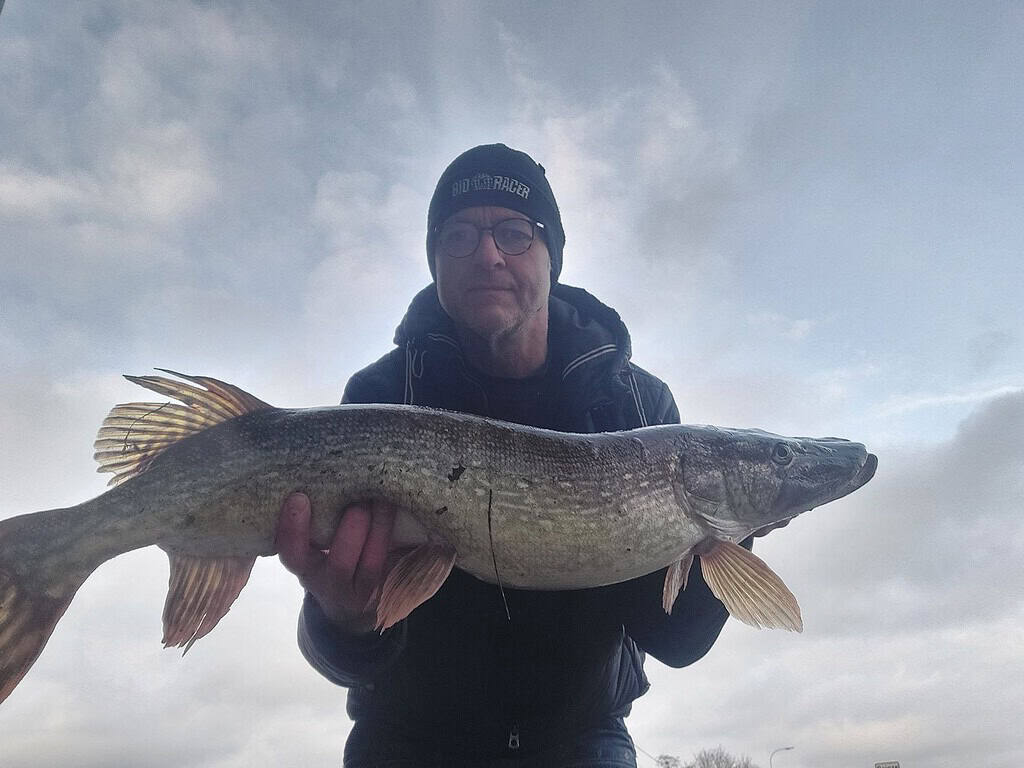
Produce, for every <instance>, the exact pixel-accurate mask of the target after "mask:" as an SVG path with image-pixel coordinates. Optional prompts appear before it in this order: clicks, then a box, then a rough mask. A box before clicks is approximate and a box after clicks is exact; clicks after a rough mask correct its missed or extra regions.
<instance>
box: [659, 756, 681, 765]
mask: <svg viewBox="0 0 1024 768" xmlns="http://www.w3.org/2000/svg"><path fill="white" fill-rule="evenodd" d="M657 761H658V768H684V766H683V761H682V760H680V759H679V758H678V757H676V756H675V755H658V757H657Z"/></svg>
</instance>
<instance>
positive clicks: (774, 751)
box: [768, 747, 793, 768]
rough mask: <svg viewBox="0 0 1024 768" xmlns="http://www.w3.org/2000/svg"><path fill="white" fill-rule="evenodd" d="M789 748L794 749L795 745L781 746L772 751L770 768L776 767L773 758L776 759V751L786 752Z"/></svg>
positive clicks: (769, 756)
mask: <svg viewBox="0 0 1024 768" xmlns="http://www.w3.org/2000/svg"><path fill="white" fill-rule="evenodd" d="M787 749H793V747H779V748H778V749H776V750H773V751H772V753H771V754H770V755H768V768H774V766H773V765H772V760H774V759H775V753H776V752H785V751H786V750H787Z"/></svg>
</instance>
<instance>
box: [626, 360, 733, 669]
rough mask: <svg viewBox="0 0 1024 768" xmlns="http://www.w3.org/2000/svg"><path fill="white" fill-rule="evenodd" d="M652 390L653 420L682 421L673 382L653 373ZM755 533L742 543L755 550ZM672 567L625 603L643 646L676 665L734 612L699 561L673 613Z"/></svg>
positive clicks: (631, 592) (635, 589)
mask: <svg viewBox="0 0 1024 768" xmlns="http://www.w3.org/2000/svg"><path fill="white" fill-rule="evenodd" d="M644 383H645V384H646V385H647V387H644V389H648V387H649V389H648V392H650V393H651V397H650V398H649V400H648V402H649V403H650V404H651V405H652V406H653V407H652V408H651V410H650V413H649V416H648V419H649V422H650V423H651V424H678V423H679V409H678V407H677V406H676V402H675V399H674V398H673V397H672V393H671V391H670V390H669V388H668V386H667V385H666V384H665V383H664V382H662V381H660V380H658V379H657V378H655V377H653V376H650V378H649V379H648V380H647V381H646V382H644ZM752 541H753V538H750V539H747V540H746V541H743V542H742V546H744V547H746V548H747V549H750V547H751V542H752ZM666 570H667V569H665V568H662V569H661V570H658V571H655V572H654V573H650V574H648V575H647V576H643V577H641V578H639V579H634V580H632V581H629V582H626V583H625V584H623V585H621V586H622V595H621V597H622V598H623V600H624V602H623V603H621V604H622V605H624V606H626V612H625V621H624V624H625V628H626V632H627V633H628V634H629V636H630V637H632V638H633V641H634V642H635V643H636V644H637V646H639V647H640V649H641V650H643V651H646V652H647V653H649V654H651V655H652V656H654V657H655V658H656V659H658V661H660V662H662V663H663V664H667V665H669V666H671V667H685V666H686V665H688V664H692V663H693V662H695V661H697V660H698V659H700V658H701V657H702V656H703V655H704V654H706V653H707V652H708V651H709V650H711V646H712V645H714V644H715V641H716V640H717V639H718V636H719V635H720V634H721V632H722V627H723V626H725V620H726V619H727V618H728V617H729V612H728V611H727V610H726V609H725V606H724V605H723V604H722V602H721V601H720V600H719V599H718V598H717V597H715V596H714V595H713V594H712V593H711V589H710V588H709V587H708V585H707V583H706V582H705V581H704V577H703V575H702V574H701V570H700V565H699V562H698V561H696V560H695V561H694V564H693V566H692V567H691V568H690V575H689V577H688V580H687V584H686V589H684V590H683V591H682V592H680V593H679V597H678V598H677V599H676V602H675V604H674V605H673V607H672V613H671V614H666V613H665V610H664V609H663V608H662V605H661V595H662V587H663V585H664V582H665V572H666Z"/></svg>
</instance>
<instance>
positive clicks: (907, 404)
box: [880, 385, 1022, 416]
mask: <svg viewBox="0 0 1024 768" xmlns="http://www.w3.org/2000/svg"><path fill="white" fill-rule="evenodd" d="M1021 391H1022V390H1021V388H1020V387H1018V386H1008V385H1003V386H997V387H992V388H989V389H982V390H974V391H968V392H948V393H944V394H925V393H920V394H913V395H897V396H894V397H892V398H890V399H889V401H888V402H887V403H883V404H882V405H881V407H880V412H881V414H882V415H884V416H897V415H900V414H904V413H909V412H911V411H917V410H921V409H924V408H935V407H941V406H946V405H963V404H974V403H981V402H984V401H985V400H989V399H991V398H993V397H1000V396H1002V395H1012V394H1014V393H1018V392H1021Z"/></svg>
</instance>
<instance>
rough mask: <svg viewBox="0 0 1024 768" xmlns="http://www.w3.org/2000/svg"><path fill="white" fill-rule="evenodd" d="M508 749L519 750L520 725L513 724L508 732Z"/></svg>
mask: <svg viewBox="0 0 1024 768" xmlns="http://www.w3.org/2000/svg"><path fill="white" fill-rule="evenodd" d="M508 748H509V749H513V750H515V749H519V723H512V728H511V729H510V730H509V732H508Z"/></svg>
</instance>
